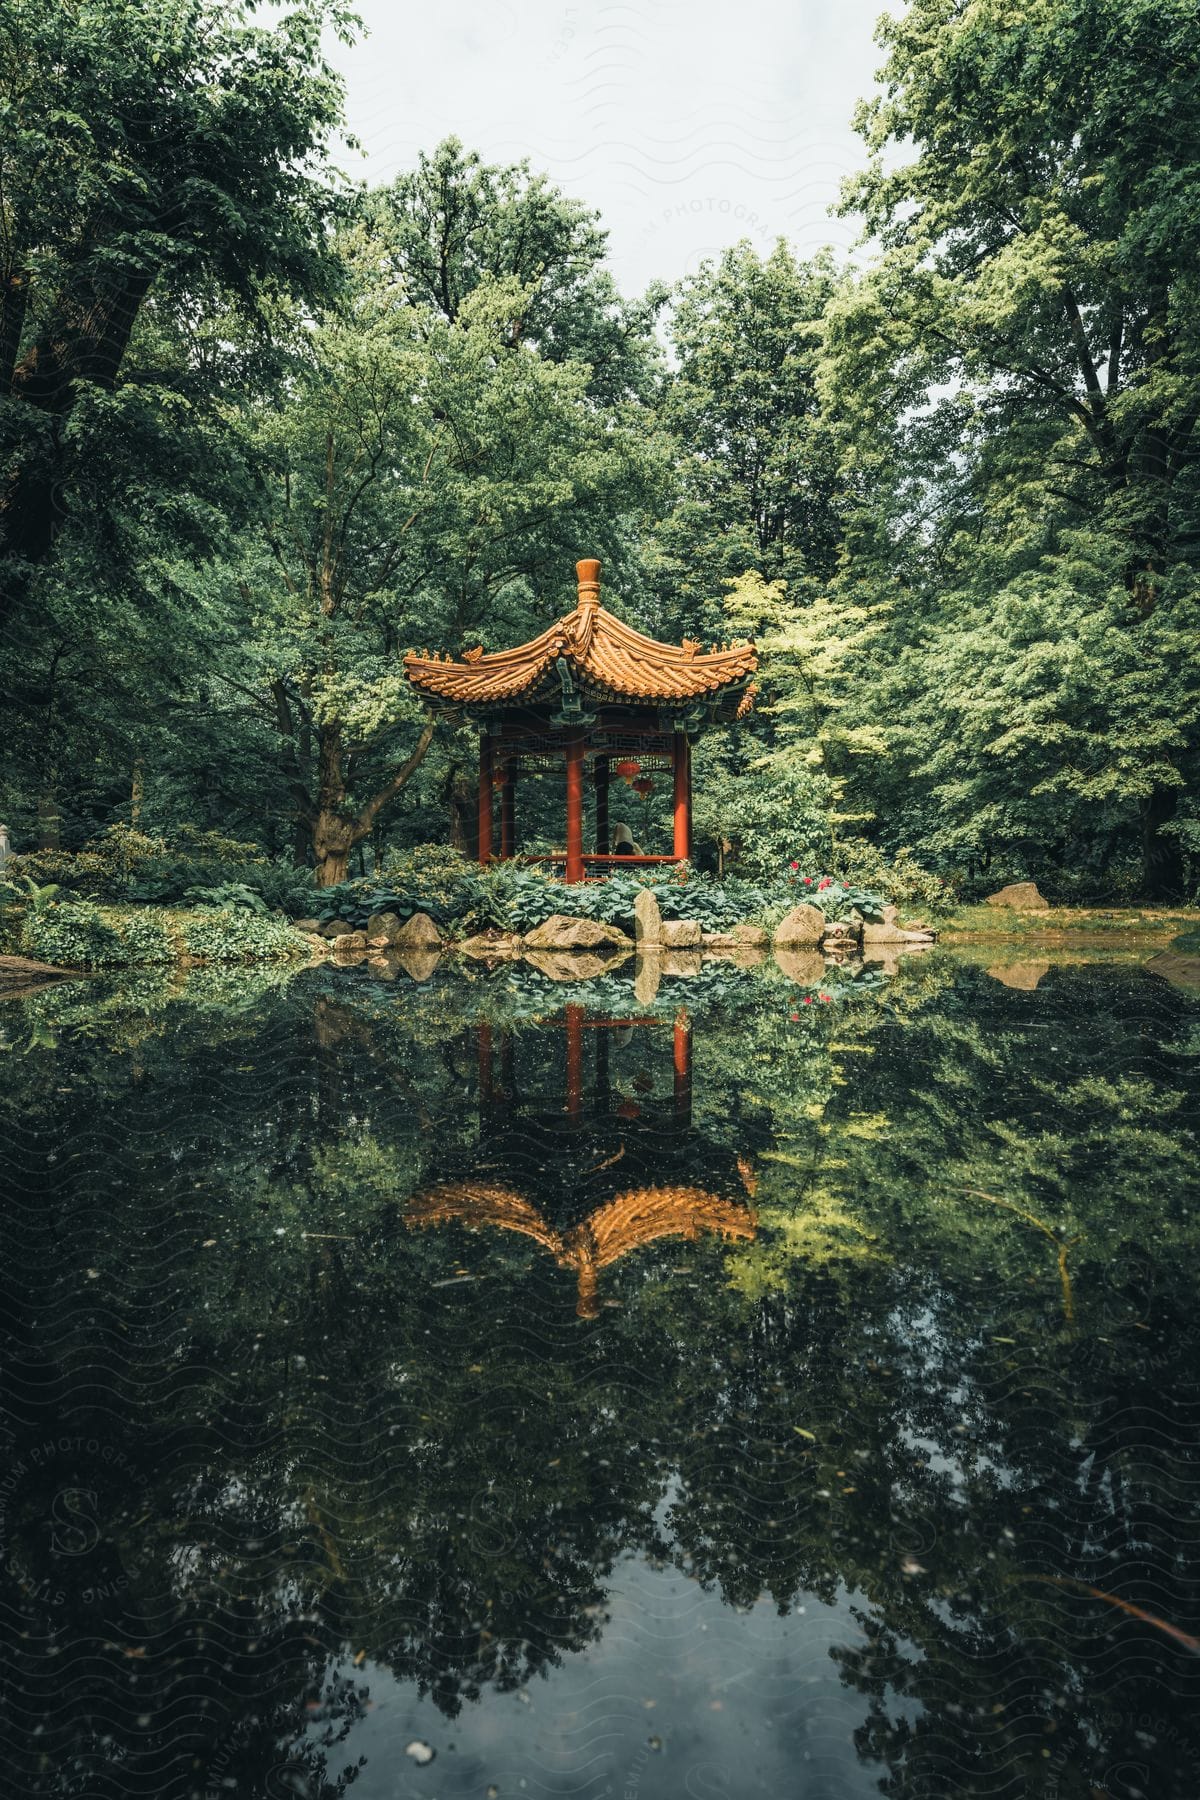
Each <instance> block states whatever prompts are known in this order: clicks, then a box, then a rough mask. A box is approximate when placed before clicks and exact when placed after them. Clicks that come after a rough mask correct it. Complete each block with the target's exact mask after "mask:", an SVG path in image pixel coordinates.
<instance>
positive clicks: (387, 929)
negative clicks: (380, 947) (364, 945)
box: [367, 912, 403, 944]
mask: <svg viewBox="0 0 1200 1800" xmlns="http://www.w3.org/2000/svg"><path fill="white" fill-rule="evenodd" d="M402 929H403V921H402V920H401V918H400V915H399V913H394V912H382V913H372V914H371V916H370V918H369V919H368V920H367V936H368V938H369V939H370V940H371V942H372V943H373V944H394V943H395V942H396V939H397V938H398V937H399V936H400V932H401V930H402Z"/></svg>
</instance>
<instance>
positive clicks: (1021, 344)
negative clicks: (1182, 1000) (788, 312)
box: [825, 0, 1200, 894]
mask: <svg viewBox="0 0 1200 1800" xmlns="http://www.w3.org/2000/svg"><path fill="white" fill-rule="evenodd" d="M881 42H882V43H883V45H884V48H885V50H886V52H887V60H886V63H885V65H884V69H883V81H884V84H885V91H884V93H883V95H882V96H881V97H880V98H878V99H877V100H876V101H874V102H872V103H870V104H869V105H866V106H864V107H863V108H862V109H861V110H860V114H859V124H860V128H861V130H862V131H863V133H864V135H865V137H866V139H867V142H868V144H869V146H870V150H871V159H870V162H869V165H868V167H867V169H866V170H865V171H864V173H863V174H862V175H861V176H860V177H858V178H856V179H855V180H853V181H851V182H850V183H849V184H848V186H847V190H846V200H845V204H846V207H847V208H848V209H858V210H859V211H861V213H862V214H863V216H864V219H865V222H866V226H867V230H868V232H869V233H871V234H873V236H874V237H875V239H876V240H877V241H878V242H879V243H880V244H881V245H882V255H881V257H880V258H879V260H878V262H877V263H876V265H875V266H874V267H873V268H872V269H871V270H870V271H869V272H868V273H867V275H866V276H865V277H864V278H863V279H862V280H861V281H860V282H859V283H858V284H857V286H856V288H855V289H854V290H853V291H852V292H847V293H844V294H843V295H841V296H839V297H838V298H837V299H836V300H835V302H834V305H833V307H832V308H831V318H830V322H829V329H828V332H827V339H826V341H827V344H828V346H829V357H828V362H827V366H826V370H825V381H826V392H827V394H828V396H829V399H830V403H831V405H833V406H836V408H837V409H838V410H839V412H840V417H841V420H842V423H843V428H844V446H845V450H844V453H845V456H846V458H847V460H848V461H852V462H853V463H854V464H855V465H856V467H857V468H858V469H859V470H860V472H862V473H863V474H864V475H865V476H866V477H867V478H868V480H869V482H870V486H871V493H872V503H871V507H870V509H869V512H868V516H867V517H866V518H865V519H860V521H859V523H858V526H857V528H856V529H855V530H853V531H852V532H851V548H852V556H851V563H850V567H851V570H852V572H853V573H854V575H855V576H856V577H858V578H860V579H865V580H867V582H868V583H869V585H871V586H873V588H874V589H875V591H876V592H877V593H880V594H886V595H887V596H888V597H889V598H891V599H893V600H895V601H896V602H897V611H896V617H897V621H898V630H897V633H896V634H895V635H894V636H893V637H892V639H891V641H890V642H888V643H886V644H885V645H884V646H883V653H882V655H881V660H880V681H881V684H882V688H881V689H878V688H877V689H874V690H873V691H872V698H873V699H874V701H875V702H876V703H877V704H878V702H879V701H880V700H882V702H883V705H884V708H885V710H888V711H893V712H894V713H895V715H896V716H897V717H898V718H899V719H901V720H903V721H904V724H905V726H906V728H907V729H906V730H904V731H901V732H900V733H899V734H898V735H897V739H896V747H897V751H898V753H899V755H898V761H897V763H896V765H895V768H896V773H897V775H898V776H899V777H900V783H901V785H902V784H903V783H904V782H905V781H907V780H909V779H911V777H912V776H913V775H915V776H916V777H917V782H918V786H917V789H916V790H915V791H910V792H908V793H907V794H905V795H903V796H901V804H902V806H903V809H904V811H905V812H906V814H907V815H908V819H909V820H910V821H912V820H913V819H914V814H915V812H917V811H920V812H922V813H923V821H922V823H923V834H924V835H925V836H926V837H927V838H928V840H929V841H930V842H935V843H937V844H938V845H940V846H941V847H942V848H943V849H944V850H946V851H947V852H953V853H955V854H960V855H961V854H966V853H973V854H976V855H979V856H980V857H981V858H985V857H987V856H989V855H991V854H992V853H993V852H998V854H999V856H1000V859H1001V861H1005V860H1007V861H1008V863H1009V864H1010V865H1020V864H1024V866H1025V867H1026V868H1029V869H1036V868H1038V867H1039V865H1043V866H1048V867H1049V869H1050V870H1051V871H1053V869H1054V867H1055V864H1056V863H1070V862H1071V861H1073V860H1075V859H1077V858H1078V857H1079V856H1080V854H1082V855H1083V857H1084V858H1085V859H1086V858H1089V857H1090V858H1091V860H1092V861H1093V863H1094V864H1095V865H1096V867H1097V868H1100V867H1102V866H1104V865H1105V864H1107V863H1110V862H1111V860H1112V857H1113V855H1114V854H1117V855H1120V854H1122V853H1125V854H1132V853H1133V851H1134V849H1135V848H1136V850H1137V851H1139V852H1140V860H1141V875H1140V879H1141V883H1142V886H1143V888H1144V891H1146V892H1147V893H1149V894H1163V893H1170V892H1178V891H1179V890H1180V887H1181V885H1182V882H1183V868H1182V850H1183V848H1184V847H1185V846H1188V845H1189V844H1190V845H1191V846H1192V847H1193V848H1194V846H1195V844H1196V842H1197V841H1200V837H1198V833H1197V827H1196V823H1195V820H1194V818H1193V817H1192V814H1191V809H1192V808H1193V807H1194V792H1195V776H1196V747H1197V724H1198V722H1200V692H1198V687H1200V683H1198V681H1197V674H1196V668H1197V658H1196V637H1195V625H1194V606H1195V592H1196V587H1195V582H1196V569H1195V560H1196V550H1197V544H1198V537H1197V526H1198V523H1200V515H1198V512H1197V496H1196V481H1195V456H1194V439H1195V424H1196V419H1197V415H1198V412H1200V334H1198V333H1197V329H1196V323H1195V321H1196V305H1195V300H1196V268H1197V249H1198V244H1197V224H1196V213H1195V208H1194V206H1193V205H1192V204H1191V199H1190V196H1191V195H1192V194H1193V193H1194V191H1195V188H1196V182H1197V174H1198V171H1197V167H1196V160H1195V158H1196V152H1195V144H1196V142H1197V126H1198V125H1200V42H1198V40H1197V36H1196V30H1195V17H1194V13H1193V11H1192V9H1191V8H1190V7H1188V6H1187V5H1185V4H1179V3H1169V4H1167V5H1165V6H1157V5H1155V6H1150V5H1149V4H1145V3H1144V0H1093V3H1091V4H1088V5H1086V6H1083V7H1079V6H1075V5H1072V4H1067V3H1066V0H1041V3H1040V4H1037V5H1034V6H1028V5H1019V6H1018V5H1016V4H1014V3H1012V0H979V3H978V4H973V5H971V6H969V7H962V6H959V5H957V4H952V3H951V0H916V3H915V4H914V5H912V6H911V7H910V8H908V10H907V11H906V12H905V14H904V15H903V17H902V18H899V19H889V20H885V21H884V23H883V25H882V26H881ZM865 698H866V695H864V700H865ZM897 791H898V790H897ZM1181 798H1184V799H1185V801H1186V804H1185V805H1184V806H1183V807H1182V808H1181V807H1180V800H1181ZM877 810H878V811H880V812H881V813H882V812H885V811H887V810H888V808H887V807H886V806H884V805H880V806H879V807H877ZM934 821H936V825H935V824H934ZM903 829H904V832H905V835H906V836H912V835H913V833H912V830H911V824H909V825H906V826H905V827H904V828H903Z"/></svg>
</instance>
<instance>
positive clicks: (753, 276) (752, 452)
mask: <svg viewBox="0 0 1200 1800" xmlns="http://www.w3.org/2000/svg"><path fill="white" fill-rule="evenodd" d="M837 287H838V276H837V273H836V271H835V269H834V266H833V263H832V261H831V260H830V259H829V257H828V256H824V255H822V256H819V257H816V258H815V259H814V260H813V261H811V262H807V263H805V262H799V261H797V259H796V258H795V257H794V256H793V254H792V252H791V251H790V250H789V249H788V247H787V245H786V244H785V243H783V242H782V241H781V242H780V243H778V244H777V245H776V247H775V249H774V250H773V251H772V252H771V254H770V256H769V257H767V258H765V259H763V258H761V257H760V256H759V255H758V254H757V252H756V251H755V250H754V249H753V248H752V247H751V245H750V244H748V243H740V244H736V245H734V246H733V247H732V248H731V249H729V250H726V251H725V252H724V254H723V255H722V256H721V257H720V258H719V259H717V260H716V261H715V262H710V263H706V264H705V265H704V266H703V267H702V268H701V270H700V271H699V273H698V274H696V275H694V276H692V277H691V278H690V279H689V280H687V281H685V282H684V283H682V284H681V286H680V288H679V290H678V292H677V296H676V299H675V304H674V307H673V309H672V312H671V314H670V318H669V325H668V332H669V337H670V342H671V347H672V350H673V352H674V356H675V362H676V367H675V369H674V371H673V374H672V377H671V379H670V381H669V382H668V384H667V387H666V389H665V392H664V399H663V416H664V422H665V423H666V424H667V426H668V427H669V428H670V430H671V431H672V432H673V434H674V436H675V439H676V443H677V468H676V479H677V483H678V491H677V495H676V498H675V504H674V506H673V508H672V510H671V512H670V513H669V514H668V515H667V516H666V518H665V519H663V520H662V521H661V522H660V524H659V525H658V527H657V529H656V531H655V533H654V538H653V541H652V555H653V562H654V578H655V587H656V591H657V593H658V596H659V597H658V607H659V611H660V614H661V617H662V621H663V627H664V629H667V630H669V631H675V632H679V631H689V632H697V633H700V634H702V635H705V634H706V635H709V636H712V635H714V634H716V633H718V632H720V630H721V629H722V626H723V623H724V621H723V619H722V617H721V610H720V597H721V594H722V592H723V591H724V588H725V585H726V583H727V582H728V581H730V580H736V579H737V578H738V577H739V576H741V575H743V574H744V573H745V572H746V570H748V569H757V570H759V571H760V572H761V574H762V575H763V577H764V578H765V579H766V580H767V581H768V582H771V581H777V580H783V581H787V582H788V583H789V584H790V586H791V588H792V590H793V593H794V597H795V598H796V599H797V600H799V598H800V597H801V594H802V591H803V590H804V588H805V585H806V584H807V585H808V587H809V588H811V587H812V585H813V584H815V583H819V582H822V581H825V580H827V579H828V577H829V576H830V575H831V574H832V573H833V571H834V569H835V567H836V566H837V559H838V552H839V547H840V541H841V518H840V515H841V507H842V501H843V490H844V484H845V478H844V476H843V474H842V472H841V469H840V467H839V458H838V451H837V444H836V441H835V439H834V437H833V435H832V433H831V431H830V428H829V426H828V423H827V421H826V419H825V416H824V413H823V409H822V403H821V399H820V395H819V393H818V387H817V373H818V368H819V363H820V354H821V338H822V318H823V315H824V313H825V310H826V308H827V306H828V305H829V302H830V300H831V298H832V296H833V295H834V293H835V292H836V291H837Z"/></svg>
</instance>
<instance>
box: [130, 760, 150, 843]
mask: <svg viewBox="0 0 1200 1800" xmlns="http://www.w3.org/2000/svg"><path fill="white" fill-rule="evenodd" d="M145 791H146V765H145V764H144V763H143V761H142V759H141V757H140V756H137V757H135V758H134V762H133V779H132V780H131V781H130V783H129V824H130V827H131V829H132V830H134V831H136V830H137V829H138V827H139V826H140V825H141V822H142V800H143V797H144V795H145Z"/></svg>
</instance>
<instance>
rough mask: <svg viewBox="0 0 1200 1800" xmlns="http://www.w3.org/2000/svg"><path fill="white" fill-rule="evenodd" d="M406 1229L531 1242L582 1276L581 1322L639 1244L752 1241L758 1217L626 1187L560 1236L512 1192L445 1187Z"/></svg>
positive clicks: (702, 1197)
mask: <svg viewBox="0 0 1200 1800" xmlns="http://www.w3.org/2000/svg"><path fill="white" fill-rule="evenodd" d="M406 1217H407V1222H408V1223H409V1224H410V1225H444V1224H448V1223H449V1222H450V1221H451V1220H452V1219H457V1220H460V1221H461V1222H462V1223H463V1224H464V1225H469V1226H472V1227H476V1226H480V1225H497V1226H500V1227H501V1228H502V1229H503V1230H505V1231H516V1232H520V1233H521V1235H522V1236H523V1237H531V1238H535V1239H536V1240H537V1242H538V1243H539V1244H541V1245H542V1247H543V1249H546V1250H549V1251H550V1253H551V1254H552V1255H553V1257H554V1259H555V1261H556V1262H557V1263H558V1264H559V1265H560V1267H562V1268H573V1269H575V1270H576V1271H577V1272H578V1276H579V1301H578V1306H577V1308H576V1310H577V1311H578V1312H579V1313H580V1314H581V1316H584V1317H592V1316H594V1314H595V1312H596V1310H597V1301H596V1273H597V1271H598V1270H600V1269H605V1268H607V1267H608V1266H609V1264H610V1263H614V1262H616V1261H617V1260H618V1259H619V1258H620V1257H622V1256H626V1255H627V1254H628V1253H629V1251H631V1250H636V1249H638V1247H639V1246H640V1245H642V1244H650V1243H653V1242H654V1241H655V1239H657V1238H664V1237H687V1238H696V1237H699V1235H700V1233H701V1232H702V1231H713V1232H717V1233H718V1234H719V1235H720V1236H721V1237H726V1238H752V1237H753V1236H754V1233H755V1229H756V1224H757V1221H756V1218H755V1215H754V1213H753V1212H752V1211H751V1210H750V1208H749V1207H746V1206H742V1205H741V1204H739V1203H738V1202H737V1201H733V1200H722V1199H721V1197H720V1195H719V1194H711V1193H709V1191H708V1190H707V1189H706V1188H699V1187H682V1186H681V1187H644V1188H630V1189H629V1190H628V1191H627V1192H626V1193H623V1194H615V1195H614V1196H613V1198H612V1199H611V1200H610V1201H609V1202H608V1203H607V1205H605V1206H601V1207H599V1208H598V1209H597V1211H595V1212H594V1213H592V1215H591V1217H590V1218H587V1219H585V1220H584V1221H583V1223H582V1224H581V1225H576V1226H575V1227H574V1228H573V1229H572V1230H571V1231H568V1232H567V1233H565V1235H564V1234H562V1233H560V1232H557V1231H555V1229H554V1228H553V1226H551V1225H548V1224H547V1223H546V1221H545V1220H544V1219H543V1217H542V1215H541V1213H540V1212H539V1211H538V1210H537V1208H536V1207H535V1206H532V1205H531V1204H530V1202H529V1201H528V1200H526V1199H525V1198H524V1196H523V1195H521V1194H518V1193H517V1192H516V1191H515V1189H513V1188H508V1187H502V1186H499V1185H496V1186H492V1185H490V1184H485V1183H483V1182H471V1181H446V1182H442V1183H441V1185H440V1186H438V1187H435V1188H430V1190H429V1191H428V1193H425V1194H421V1195H419V1196H418V1197H417V1198H416V1199H415V1200H411V1201H410V1202H409V1205H408V1211H407V1214H406Z"/></svg>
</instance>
